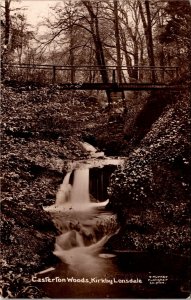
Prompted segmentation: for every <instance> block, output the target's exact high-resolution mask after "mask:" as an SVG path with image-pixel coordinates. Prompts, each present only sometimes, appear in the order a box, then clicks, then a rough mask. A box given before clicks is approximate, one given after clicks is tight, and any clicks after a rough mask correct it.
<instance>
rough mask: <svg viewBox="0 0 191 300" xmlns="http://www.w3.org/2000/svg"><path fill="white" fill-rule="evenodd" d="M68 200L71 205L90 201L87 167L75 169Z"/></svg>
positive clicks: (84, 203)
mask: <svg viewBox="0 0 191 300" xmlns="http://www.w3.org/2000/svg"><path fill="white" fill-rule="evenodd" d="M70 201H71V204H72V205H75V204H78V205H79V204H82V203H83V206H85V205H86V204H87V203H90V197H89V169H82V170H75V173H74V183H73V186H72V190H71V198H70Z"/></svg>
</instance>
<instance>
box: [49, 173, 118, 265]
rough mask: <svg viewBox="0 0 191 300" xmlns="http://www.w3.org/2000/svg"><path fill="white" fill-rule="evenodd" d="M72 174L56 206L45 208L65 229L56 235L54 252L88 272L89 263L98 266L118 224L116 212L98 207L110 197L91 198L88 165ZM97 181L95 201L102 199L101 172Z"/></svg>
mask: <svg viewBox="0 0 191 300" xmlns="http://www.w3.org/2000/svg"><path fill="white" fill-rule="evenodd" d="M72 175H74V177H73V179H72V180H71V172H70V173H68V174H66V176H65V178H64V180H63V183H62V184H61V186H60V188H59V190H58V193H57V195H56V202H55V205H53V206H50V207H48V208H46V210H47V211H49V212H50V213H52V215H53V219H54V222H55V224H56V226H57V227H58V228H59V229H60V230H61V231H62V234H61V235H60V236H58V237H57V238H56V243H55V250H54V255H56V256H57V257H59V258H60V259H61V261H63V262H65V263H67V264H68V265H70V266H72V267H75V268H78V269H80V268H82V267H84V268H85V269H86V271H88V270H89V268H90V265H92V268H93V267H94V269H95V268H96V266H97V260H96V257H98V253H99V252H100V250H101V248H102V247H103V245H104V244H105V243H106V241H107V240H108V238H109V237H110V236H111V235H113V234H114V233H115V232H116V229H117V227H118V226H117V222H116V218H113V217H114V215H112V214H111V213H107V212H104V211H103V209H102V210H100V208H99V207H102V208H104V206H105V205H106V204H107V203H108V200H106V201H104V202H91V201H90V194H89V181H90V179H89V176H90V172H89V168H85V169H77V170H74V171H73V173H72ZM70 183H72V185H71V184H70ZM95 183H96V190H97V191H96V194H97V199H96V200H98V199H102V198H103V197H102V195H100V193H101V194H103V175H102V174H101V178H99V177H98V178H96V180H95ZM93 198H94V197H92V199H93ZM103 199H104V198H103ZM87 263H88V264H89V266H88V264H87ZM86 265H87V266H86ZM85 266H86V267H85Z"/></svg>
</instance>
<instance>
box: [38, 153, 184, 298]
mask: <svg viewBox="0 0 191 300" xmlns="http://www.w3.org/2000/svg"><path fill="white" fill-rule="evenodd" d="M122 163H123V160H122V159H112V158H108V159H107V158H102V159H99V158H97V159H95V158H94V159H90V160H87V161H78V162H70V163H69V165H68V167H69V170H70V171H69V172H68V173H67V174H66V175H65V177H64V180H63V183H62V184H61V186H60V188H59V190H58V192H57V195H56V201H55V204H54V205H51V206H48V207H45V208H44V209H45V210H46V211H48V212H49V213H50V214H51V216H52V219H53V221H54V223H55V226H56V227H57V228H58V229H59V232H60V234H59V236H57V237H56V242H55V249H54V252H53V253H54V255H55V256H56V257H58V258H59V260H60V263H58V264H57V265H56V267H55V268H51V269H49V270H45V271H42V272H40V273H38V275H35V277H34V278H33V281H34V282H36V283H37V284H38V285H40V287H41V288H42V289H43V290H44V291H45V292H46V294H47V295H48V297H50V298H145V297H146V298H147V297H153V298H155V297H156V293H157V295H158V298H159V297H161V298H163V297H164V298H168V297H179V298H181V297H182V295H183V294H182V292H181V291H180V286H179V284H178V287H177V280H174V277H173V280H172V278H171V277H172V276H171V272H170V273H169V262H170V261H171V260H172V265H173V259H172V258H171V260H170V259H169V258H168V259H167V258H166V257H161V256H160V255H159V256H156V255H155V256H153V257H152V255H148V254H147V253H139V252H136V251H134V252H131V251H124V252H122V251H115V249H113V251H111V250H108V249H107V248H105V247H104V245H105V244H106V243H107V241H108V240H109V238H110V237H112V236H113V235H115V234H116V233H117V232H118V231H119V229H120V228H119V224H118V222H117V217H116V215H115V214H113V213H112V212H110V211H108V210H107V208H106V206H107V204H108V202H109V200H108V195H107V187H108V185H109V179H110V176H111V174H112V172H113V171H114V170H115V169H116V167H117V165H120V164H122ZM167 260H168V264H166V262H167ZM157 283H158V284H157ZM177 288H178V290H177Z"/></svg>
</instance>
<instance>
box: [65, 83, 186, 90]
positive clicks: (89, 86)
mask: <svg viewBox="0 0 191 300" xmlns="http://www.w3.org/2000/svg"><path fill="white" fill-rule="evenodd" d="M59 86H60V88H61V89H63V90H109V91H113V92H120V91H143V90H144V91H145V90H164V89H182V88H183V86H179V85H168V84H160V83H157V84H151V83H121V84H117V83H107V84H105V83H74V84H69V83H62V84H59Z"/></svg>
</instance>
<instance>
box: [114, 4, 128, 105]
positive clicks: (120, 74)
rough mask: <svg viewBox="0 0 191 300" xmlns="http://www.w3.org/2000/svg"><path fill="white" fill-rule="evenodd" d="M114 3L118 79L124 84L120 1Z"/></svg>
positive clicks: (123, 96) (123, 97) (123, 95)
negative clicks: (119, 12) (119, 14)
mask: <svg viewBox="0 0 191 300" xmlns="http://www.w3.org/2000/svg"><path fill="white" fill-rule="evenodd" d="M113 2H114V31H115V43H116V53H117V77H118V81H119V83H122V70H121V47H120V36H119V16H118V0H114V1H113ZM122 99H123V101H124V99H125V94H124V91H122ZM123 104H124V103H123Z"/></svg>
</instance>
